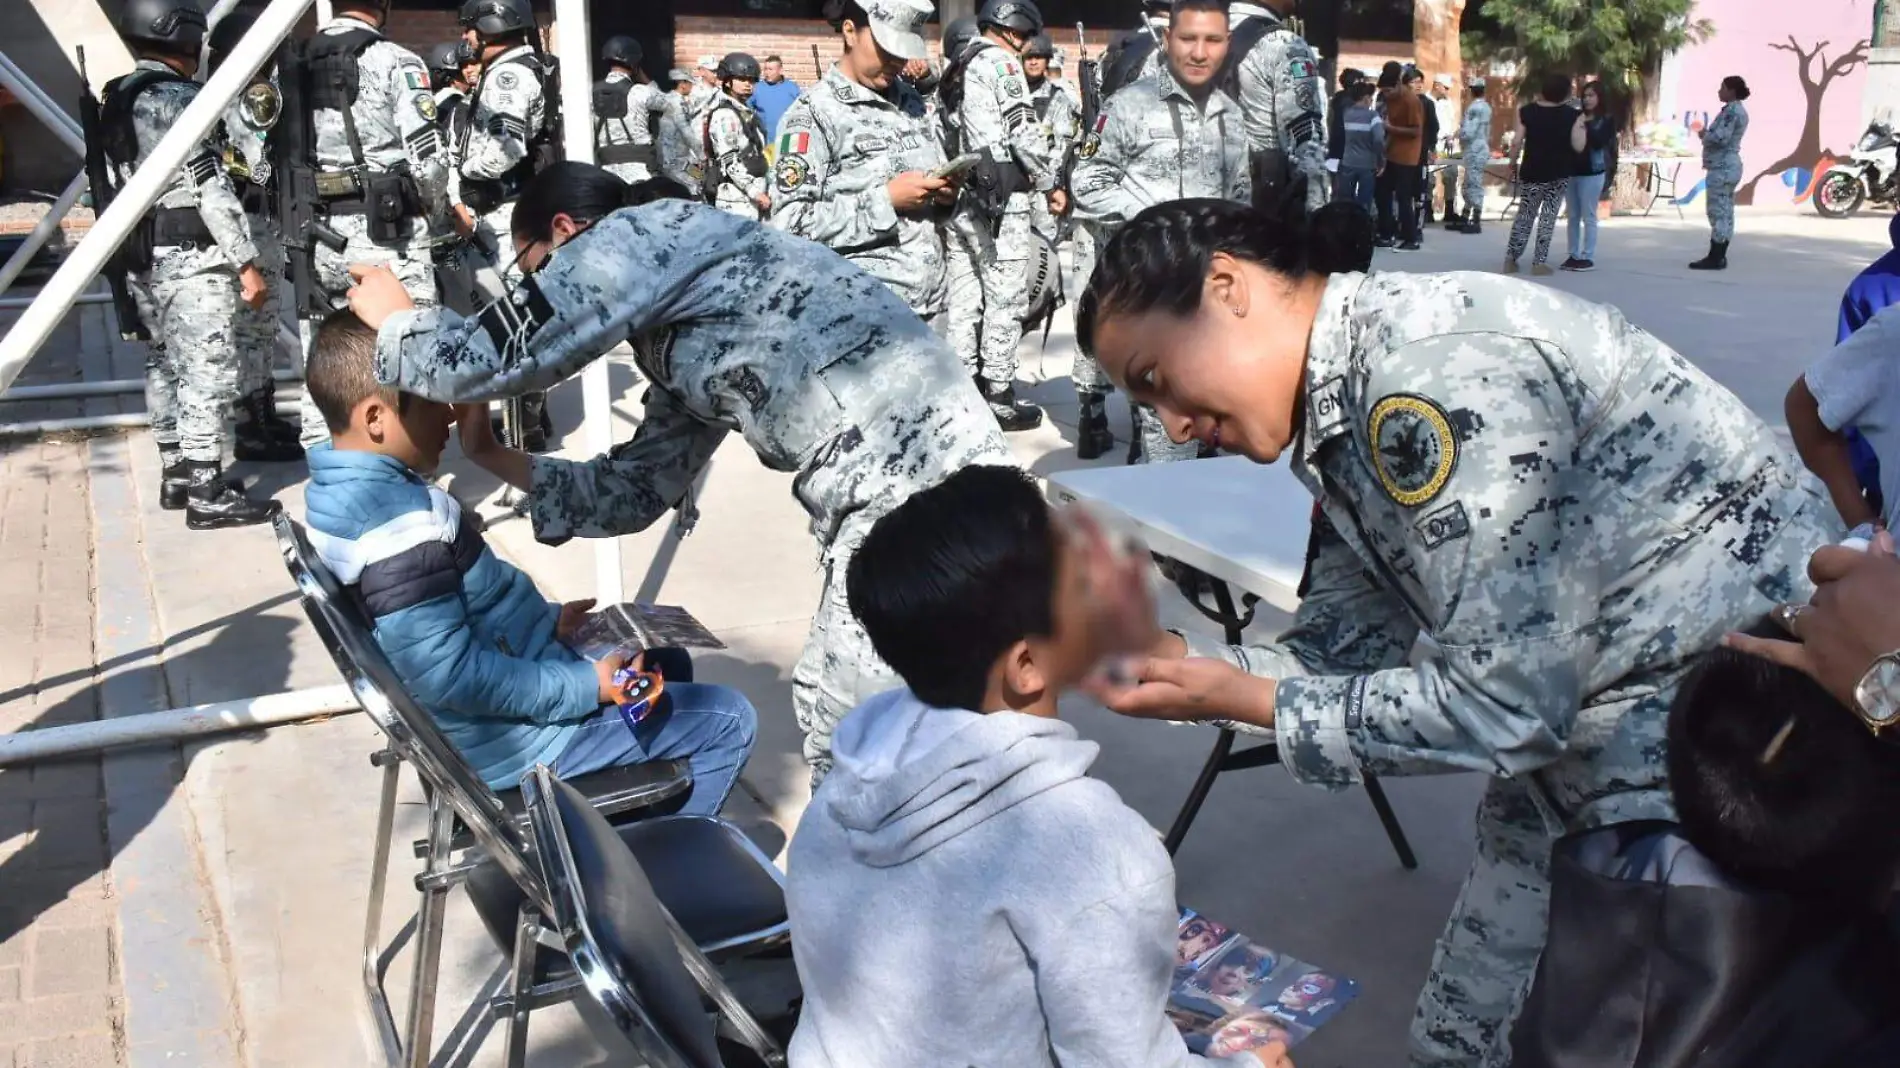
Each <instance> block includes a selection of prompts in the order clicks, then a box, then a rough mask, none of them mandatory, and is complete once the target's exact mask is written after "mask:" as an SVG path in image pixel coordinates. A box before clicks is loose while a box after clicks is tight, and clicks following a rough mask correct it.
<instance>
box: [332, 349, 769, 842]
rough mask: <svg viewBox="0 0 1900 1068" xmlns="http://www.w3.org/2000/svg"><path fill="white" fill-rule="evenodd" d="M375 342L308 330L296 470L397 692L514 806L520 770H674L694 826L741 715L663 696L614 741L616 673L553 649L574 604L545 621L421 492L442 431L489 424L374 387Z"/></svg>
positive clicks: (719, 777) (678, 686) (723, 767)
mask: <svg viewBox="0 0 1900 1068" xmlns="http://www.w3.org/2000/svg"><path fill="white" fill-rule="evenodd" d="M375 351H376V333H375V331H373V330H371V329H370V328H369V327H367V326H365V325H364V324H363V323H362V321H361V320H359V319H357V318H356V316H355V314H353V313H351V312H348V311H340V312H337V313H335V314H334V315H331V316H330V317H329V318H328V319H326V320H324V322H323V324H322V326H321V327H320V328H319V329H318V331H317V336H316V341H315V343H314V344H313V345H312V346H311V352H310V359H309V365H308V367H307V369H306V372H305V378H306V380H307V382H308V388H309V390H310V397H311V400H312V401H313V402H314V403H315V405H316V407H317V410H318V411H320V412H322V413H323V418H324V422H325V423H327V424H328V425H329V428H330V435H331V441H330V442H329V443H328V444H324V445H319V446H317V447H315V448H314V449H312V450H311V451H310V454H309V461H310V485H309V487H308V488H307V489H306V490H305V492H304V504H305V506H306V510H307V516H306V521H307V525H308V527H309V531H310V543H311V545H312V546H313V547H314V548H315V549H316V551H317V554H318V555H319V556H320V557H322V558H323V562H324V564H326V565H327V566H328V567H329V568H330V570H331V571H332V572H333V573H335V575H336V577H337V580H338V581H339V582H341V583H343V585H344V586H345V587H347V588H348V590H349V592H350V594H351V595H352V596H353V597H355V598H356V601H357V603H358V604H359V605H361V606H363V608H364V609H365V613H366V614H367V615H368V616H369V618H370V619H372V620H373V621H374V626H375V633H376V641H377V644H378V645H380V646H381V647H382V649H383V651H384V652H385V653H387V654H388V656H389V660H390V663H391V664H393V665H394V666H395V669H396V672H397V674H398V675H400V676H401V677H402V680H403V683H404V684H405V685H406V686H407V687H408V688H409V692H410V693H411V694H412V695H413V696H414V697H415V698H416V700H417V701H419V702H420V703H421V704H422V706H423V707H424V708H425V709H427V710H428V712H429V713H430V715H432V716H434V717H435V720H436V723H437V724H438V725H439V726H440V727H441V728H442V732H443V733H444V734H445V735H447V736H448V738H449V740H450V741H451V742H453V743H454V744H455V746H456V748H457V749H459V750H460V751H461V753H462V756H463V757H464V758H466V759H467V760H468V762H469V764H470V765H471V766H473V767H474V769H475V771H476V773H477V774H479V775H480V776H481V777H482V779H483V781H485V782H487V783H488V785H489V786H490V787H493V788H495V789H498V790H502V789H513V788H514V787H516V786H517V785H519V783H520V780H521V776H522V775H523V774H524V773H526V772H527V771H528V769H530V768H532V767H534V766H535V765H536V764H547V765H548V766H550V767H551V768H553V769H554V772H555V774H557V775H560V776H561V777H563V778H573V777H576V776H581V775H586V774H589V773H591V772H596V771H601V770H604V769H606V768H610V767H618V766H622V765H627V764H637V763H641V762H644V761H649V760H667V759H678V758H685V759H686V760H687V761H688V762H689V763H690V764H691V766H692V773H693V787H692V793H691V795H690V797H689V798H688V800H687V803H686V806H685V807H684V809H683V810H682V811H684V812H688V813H693V814H703V815H711V814H714V813H717V812H718V811H719V808H720V806H721V805H723V804H724V803H725V800H726V795H727V794H729V793H730V792H731V791H732V786H733V783H734V782H735V781H737V779H738V777H739V771H740V769H742V768H744V767H745V762H746V758H747V757H748V756H749V755H750V754H751V752H752V742H753V736H754V733H755V731H756V728H757V725H758V716H757V713H755V712H754V711H753V709H752V705H751V703H750V702H749V701H747V700H746V698H745V695H743V694H741V693H739V692H738V691H736V690H732V689H729V688H727V687H724V686H709V685H694V684H691V683H678V682H674V683H669V684H668V685H666V686H665V688H664V691H663V693H662V694H661V696H660V699H659V702H658V704H657V707H655V708H653V709H652V710H651V711H650V712H649V713H648V714H647V715H646V716H645V717H644V718H643V719H641V720H639V721H638V723H637V725H630V724H629V723H628V721H627V719H626V718H625V717H623V716H622V715H621V714H620V711H619V710H618V709H617V708H615V707H614V706H615V704H616V703H617V701H618V700H619V698H620V695H621V693H622V691H621V688H620V687H619V686H618V685H617V684H616V683H615V682H614V680H613V675H614V672H615V670H617V669H618V668H620V667H622V666H624V663H623V662H622V661H619V660H615V659H608V660H602V661H600V662H598V663H589V662H588V661H586V660H585V659H583V658H582V657H581V656H580V655H579V654H578V653H576V652H574V651H573V650H571V649H569V648H568V647H567V646H566V645H564V644H562V641H563V639H564V638H566V637H567V636H569V635H570V634H571V633H572V631H573V630H574V628H576V627H577V626H579V625H580V623H581V622H582V621H583V620H584V619H585V618H586V615H587V609H588V608H590V607H591V606H592V602H589V601H577V602H573V603H570V604H566V605H561V604H553V603H550V602H548V601H547V600H546V599H545V598H543V597H542V596H541V594H540V592H539V591H538V590H536V589H535V586H534V581H533V580H532V579H530V578H529V577H528V576H527V575H526V574H525V573H523V572H522V571H521V569H519V568H517V567H515V566H514V565H513V564H510V563H508V562H506V561H504V560H502V559H501V558H500V557H498V556H496V555H495V554H494V552H493V551H491V550H490V549H489V548H488V545H487V544H486V542H485V541H484V540H483V538H482V534H481V531H480V529H479V528H478V527H476V526H475V525H474V524H472V523H469V522H466V521H465V520H464V517H463V515H462V509H461V506H460V505H458V504H457V503H456V501H455V499H454V498H453V497H450V496H449V495H448V494H447V493H445V492H443V491H442V490H441V489H440V488H438V487H436V486H434V485H431V484H430V483H429V481H428V480H427V478H426V477H425V476H426V475H428V474H429V473H431V472H433V471H434V470H435V468H436V465H437V464H438V463H440V462H441V459H442V450H443V448H444V447H445V446H447V445H448V441H449V427H450V426H451V425H452V424H454V423H455V422H456V421H457V420H458V419H459V420H469V419H479V420H483V421H486V420H487V418H488V414H487V410H486V406H484V405H467V406H463V407H461V408H459V409H457V408H451V407H450V406H449V405H446V404H439V403H437V402H435V401H431V400H425V399H423V398H421V397H417V396H414V395H411V394H407V393H401V394H399V393H396V392H395V391H393V390H391V389H389V388H388V387H386V386H382V385H380V384H378V383H377V381H376V371H375V368H374V366H373V363H374V360H375Z"/></svg>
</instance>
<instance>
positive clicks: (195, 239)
mask: <svg viewBox="0 0 1900 1068" xmlns="http://www.w3.org/2000/svg"><path fill="white" fill-rule="evenodd" d="M147 225H149V226H150V227H151V228H152V247H153V248H176V247H185V246H192V245H196V246H201V247H204V248H209V247H211V246H213V245H215V244H217V243H218V241H217V238H215V237H213V236H211V228H210V227H208V226H206V225H205V219H204V216H202V215H200V214H198V209H197V208H159V209H157V210H155V211H153V212H152V216H151V218H150V219H149V220H148V221H147Z"/></svg>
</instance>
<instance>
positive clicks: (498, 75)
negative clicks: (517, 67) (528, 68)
mask: <svg viewBox="0 0 1900 1068" xmlns="http://www.w3.org/2000/svg"><path fill="white" fill-rule="evenodd" d="M520 82H521V78H520V76H519V75H517V74H515V72H514V71H511V70H499V71H496V72H495V88H497V89H500V90H501V91H502V92H504V93H505V92H507V91H508V90H510V89H513V88H514V87H515V86H516V85H518V84H520Z"/></svg>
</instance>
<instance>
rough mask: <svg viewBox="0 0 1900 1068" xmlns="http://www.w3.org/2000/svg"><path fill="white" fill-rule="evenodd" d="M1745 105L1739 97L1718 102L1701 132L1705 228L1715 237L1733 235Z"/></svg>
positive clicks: (1724, 240) (1723, 238)
mask: <svg viewBox="0 0 1900 1068" xmlns="http://www.w3.org/2000/svg"><path fill="white" fill-rule="evenodd" d="M1747 132H1748V109H1747V108H1745V107H1743V106H1742V102H1741V101H1739V100H1731V101H1729V102H1728V103H1726V104H1724V105H1722V110H1721V111H1720V112H1718V113H1717V114H1716V116H1715V118H1714V120H1713V121H1711V122H1710V123H1709V125H1708V128H1707V129H1705V130H1703V132H1702V170H1703V171H1704V172H1705V174H1706V176H1707V180H1708V189H1707V196H1708V201H1709V229H1710V232H1711V237H1712V239H1713V240H1715V241H1719V242H1721V243H1723V244H1727V243H1728V242H1729V240H1730V239H1732V238H1733V237H1734V236H1735V187H1736V186H1739V185H1741V184H1742V135H1743V134H1745V133H1747Z"/></svg>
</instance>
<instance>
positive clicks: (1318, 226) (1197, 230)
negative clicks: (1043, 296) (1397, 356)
mask: <svg viewBox="0 0 1900 1068" xmlns="http://www.w3.org/2000/svg"><path fill="white" fill-rule="evenodd" d="M1372 240H1373V226H1372V219H1371V218H1370V217H1369V216H1367V214H1366V212H1365V210H1364V209H1362V208H1360V207H1359V206H1358V205H1356V204H1351V203H1341V202H1335V203H1331V204H1327V205H1324V206H1323V207H1321V208H1320V209H1319V210H1318V211H1316V212H1313V213H1312V214H1311V215H1310V216H1309V215H1308V214H1307V212H1306V188H1305V184H1304V183H1302V182H1299V181H1295V182H1294V183H1292V185H1290V186H1289V187H1288V188H1287V189H1286V190H1285V192H1284V195H1283V196H1282V198H1281V201H1280V205H1279V208H1278V210H1276V211H1265V210H1261V209H1258V208H1254V207H1251V206H1249V205H1246V204H1241V203H1238V202H1235V201H1231V200H1208V199H1201V200H1173V201H1168V202H1167V203H1163V204H1156V205H1155V206H1153V207H1151V208H1149V209H1147V210H1146V211H1143V212H1142V213H1141V214H1139V215H1137V216H1135V217H1134V218H1133V219H1132V220H1130V221H1129V222H1128V224H1127V225H1125V226H1123V227H1122V228H1121V230H1120V231H1118V232H1117V233H1116V234H1115V237H1114V238H1113V239H1112V240H1110V241H1109V243H1108V246H1107V247H1106V248H1104V249H1103V250H1102V253H1101V257H1100V259H1099V260H1098V261H1097V263H1096V265H1095V273H1094V274H1093V275H1092V276H1091V277H1090V278H1089V282H1088V288H1087V289H1086V290H1084V291H1083V293H1082V299H1081V300H1080V301H1078V302H1077V304H1076V314H1075V334H1076V342H1077V344H1079V345H1080V346H1081V348H1082V351H1084V352H1087V353H1091V354H1092V353H1093V352H1094V351H1095V344H1094V341H1095V327H1096V324H1097V323H1098V321H1099V320H1100V319H1101V317H1102V316H1103V315H1105V314H1108V313H1111V312H1112V313H1116V314H1141V313H1143V312H1148V311H1155V310H1160V311H1164V312H1167V313H1169V314H1171V315H1176V316H1182V317H1185V316H1188V315H1191V314H1193V313H1194V312H1196V311H1198V310H1199V309H1200V306H1201V293H1202V289H1203V286H1204V283H1205V280H1206V278H1207V272H1208V269H1209V266H1210V264H1211V262H1212V260H1213V257H1214V255H1215V254H1216V253H1224V254H1226V255H1228V256H1232V257H1233V258H1235V259H1239V260H1245V261H1247V262H1249V263H1254V264H1258V265H1259V266H1261V267H1264V268H1266V269H1267V270H1270V271H1272V272H1274V273H1275V274H1278V275H1281V276H1282V277H1284V278H1286V279H1287V280H1288V281H1289V282H1292V281H1298V280H1300V279H1302V278H1305V277H1307V276H1309V275H1315V274H1317V275H1322V276H1324V275H1333V274H1342V273H1345V272H1348V271H1365V270H1369V269H1370V268H1371V266H1372Z"/></svg>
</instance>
